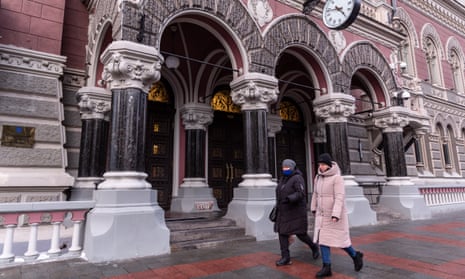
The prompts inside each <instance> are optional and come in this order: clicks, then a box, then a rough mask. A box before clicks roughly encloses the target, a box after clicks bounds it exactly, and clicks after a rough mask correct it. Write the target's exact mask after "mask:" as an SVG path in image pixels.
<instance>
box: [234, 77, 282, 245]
mask: <svg viewBox="0 0 465 279" xmlns="http://www.w3.org/2000/svg"><path fill="white" fill-rule="evenodd" d="M231 90H232V93H231V97H232V100H233V102H234V103H235V104H237V105H240V106H241V110H242V114H243V121H244V143H245V147H244V154H245V168H246V170H245V174H244V175H243V176H242V178H243V181H242V182H241V183H240V184H239V187H237V188H235V189H234V198H233V200H232V201H231V202H230V203H229V205H228V212H227V214H226V217H227V218H230V219H234V220H235V221H236V223H237V224H238V225H239V226H242V227H244V228H245V230H246V234H247V235H253V236H255V237H256V238H257V240H266V239H273V238H276V237H277V235H276V233H274V232H273V224H272V223H271V221H269V220H268V214H269V212H270V211H271V208H272V207H273V205H274V203H275V187H276V182H274V181H273V180H272V177H271V174H270V172H269V166H268V139H267V135H268V132H267V128H268V125H267V116H266V114H267V110H268V105H269V104H271V103H273V102H276V99H277V97H278V81H277V79H276V78H274V77H272V76H269V75H265V74H259V73H249V74H245V75H243V76H241V77H239V78H237V79H235V80H233V81H232V82H231Z"/></svg>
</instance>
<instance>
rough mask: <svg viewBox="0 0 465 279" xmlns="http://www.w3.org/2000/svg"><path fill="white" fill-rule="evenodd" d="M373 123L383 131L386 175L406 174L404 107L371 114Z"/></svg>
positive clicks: (405, 110)
mask: <svg viewBox="0 0 465 279" xmlns="http://www.w3.org/2000/svg"><path fill="white" fill-rule="evenodd" d="M373 119H374V124H375V126H376V127H378V128H381V130H382V132H383V149H384V159H385V162H386V176H387V177H388V178H389V177H405V176H407V164H406V161H405V151H404V140H403V128H404V127H405V126H407V125H408V123H409V114H408V111H407V109H406V108H404V107H398V106H394V107H390V108H387V109H385V110H383V111H378V112H376V113H374V114H373Z"/></svg>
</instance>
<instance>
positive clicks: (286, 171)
mask: <svg viewBox="0 0 465 279" xmlns="http://www.w3.org/2000/svg"><path fill="white" fill-rule="evenodd" d="M283 174H284V175H285V176H289V175H291V174H292V170H291V169H288V170H283Z"/></svg>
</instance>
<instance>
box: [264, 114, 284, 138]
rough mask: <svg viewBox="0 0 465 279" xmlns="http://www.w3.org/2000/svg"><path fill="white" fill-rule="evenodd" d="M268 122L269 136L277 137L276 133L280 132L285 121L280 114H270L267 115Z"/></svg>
mask: <svg viewBox="0 0 465 279" xmlns="http://www.w3.org/2000/svg"><path fill="white" fill-rule="evenodd" d="M267 124H268V137H271V138H273V137H275V136H276V133H278V132H280V131H281V129H282V127H283V121H282V119H281V117H280V116H279V115H276V114H270V113H269V114H268V115H267Z"/></svg>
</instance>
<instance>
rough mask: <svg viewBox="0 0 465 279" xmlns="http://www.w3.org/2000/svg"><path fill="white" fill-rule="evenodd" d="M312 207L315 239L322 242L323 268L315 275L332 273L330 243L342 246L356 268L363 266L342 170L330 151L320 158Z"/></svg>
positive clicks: (322, 275) (325, 275) (321, 275)
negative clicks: (352, 238) (352, 231)
mask: <svg viewBox="0 0 465 279" xmlns="http://www.w3.org/2000/svg"><path fill="white" fill-rule="evenodd" d="M313 188H314V189H313V195H312V204H311V210H312V213H313V214H314V215H315V229H314V235H313V241H314V242H315V243H318V244H319V245H320V250H321V257H322V259H323V268H322V269H321V270H320V271H318V273H317V274H316V277H318V278H320V277H328V276H331V275H332V273H331V250H330V247H337V248H342V249H344V251H346V252H347V254H349V256H350V257H351V258H352V260H353V261H354V269H355V271H359V270H360V269H362V267H363V254H362V253H361V252H359V251H355V250H354V248H352V243H351V241H350V234H349V220H348V218H347V212H346V210H345V205H344V202H345V189H344V180H343V178H342V176H341V171H340V169H339V166H338V165H337V163H336V162H334V161H333V160H332V158H331V156H330V155H329V154H328V153H324V154H321V155H320V156H319V158H318V174H317V176H316V177H315V182H314V184H313Z"/></svg>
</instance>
